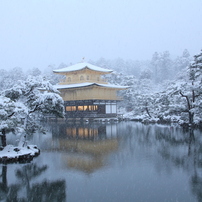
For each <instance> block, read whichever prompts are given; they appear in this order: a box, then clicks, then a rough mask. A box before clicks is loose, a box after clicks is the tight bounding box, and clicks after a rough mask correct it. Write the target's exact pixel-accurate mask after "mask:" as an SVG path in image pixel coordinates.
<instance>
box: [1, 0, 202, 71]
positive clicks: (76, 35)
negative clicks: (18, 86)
mask: <svg viewBox="0 0 202 202" xmlns="http://www.w3.org/2000/svg"><path fill="white" fill-rule="evenodd" d="M0 28H1V29H0V69H2V68H13V67H16V66H19V67H22V68H31V67H38V68H45V67H47V66H48V65H49V64H55V65H56V66H58V65H59V64H60V63H61V62H64V63H68V64H69V63H70V62H72V63H76V62H80V61H81V58H82V57H85V58H86V60H89V59H92V60H97V59H99V58H100V57H104V58H106V59H115V58H117V57H120V58H123V59H134V60H142V59H151V57H152V55H153V53H154V52H155V51H157V52H163V51H166V50H168V51H170V53H171V54H172V55H181V54H182V52H183V50H184V49H185V48H187V49H188V50H189V52H190V54H191V55H194V54H196V53H198V52H199V51H200V50H201V49H202V43H201V42H202V1H201V0H17V1H16V0H0Z"/></svg>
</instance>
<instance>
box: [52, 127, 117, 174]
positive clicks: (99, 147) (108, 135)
mask: <svg viewBox="0 0 202 202" xmlns="http://www.w3.org/2000/svg"><path fill="white" fill-rule="evenodd" d="M53 128H54V131H53V139H54V138H58V139H57V148H56V149H59V150H63V151H68V153H67V155H65V156H64V157H63V162H64V163H65V164H66V162H67V164H66V165H67V166H68V168H74V169H77V170H81V171H84V172H86V173H91V172H93V171H95V170H97V169H99V168H101V167H103V166H105V165H106V160H107V156H108V155H109V154H110V153H112V152H113V151H116V150H117V149H118V134H117V125H116V124H99V123H92V124H82V125H71V124H58V125H55V126H54V127H53Z"/></svg>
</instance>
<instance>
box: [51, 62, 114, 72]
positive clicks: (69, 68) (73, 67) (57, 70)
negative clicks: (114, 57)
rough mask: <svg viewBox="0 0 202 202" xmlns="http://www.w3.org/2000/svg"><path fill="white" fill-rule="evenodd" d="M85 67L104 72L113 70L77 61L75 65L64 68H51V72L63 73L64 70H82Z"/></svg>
mask: <svg viewBox="0 0 202 202" xmlns="http://www.w3.org/2000/svg"><path fill="white" fill-rule="evenodd" d="M85 68H88V69H90V70H93V71H98V72H104V73H111V72H113V70H110V69H104V68H102V67H97V66H95V65H92V64H89V63H87V62H81V63H77V64H75V65H72V66H69V67H65V68H62V69H56V70H53V72H54V73H65V72H72V71H78V70H82V69H85Z"/></svg>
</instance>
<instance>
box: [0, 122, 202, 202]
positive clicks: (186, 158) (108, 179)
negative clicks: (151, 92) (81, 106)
mask: <svg viewBox="0 0 202 202" xmlns="http://www.w3.org/2000/svg"><path fill="white" fill-rule="evenodd" d="M46 129H47V133H46V134H35V135H33V136H32V137H29V144H36V145H38V146H39V148H40V149H41V154H40V156H38V157H36V158H34V160H33V161H32V162H31V163H27V164H8V165H2V164H1V165H0V166H1V168H0V169H1V170H0V173H1V178H0V199H1V201H6V200H7V201H60V202H61V201H70V202H71V201H82V202H83V201H93V202H94V201H105V202H106V201H116V202H117V201H150V202H156V201H183V202H186V201H202V133H201V132H200V131H198V130H196V131H194V133H191V132H189V131H183V129H182V128H180V127H177V126H165V125H157V124H154V125H143V124H141V123H135V122H117V123H88V122H86V123H60V122H57V123H56V122H55V123H50V124H48V125H46ZM8 142H10V143H12V142H13V135H12V136H10V137H8Z"/></svg>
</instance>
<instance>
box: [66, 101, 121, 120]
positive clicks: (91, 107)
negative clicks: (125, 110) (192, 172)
mask: <svg viewBox="0 0 202 202" xmlns="http://www.w3.org/2000/svg"><path fill="white" fill-rule="evenodd" d="M64 104H65V112H66V113H65V116H66V118H108V117H116V116H117V100H75V101H65V102H64Z"/></svg>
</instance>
